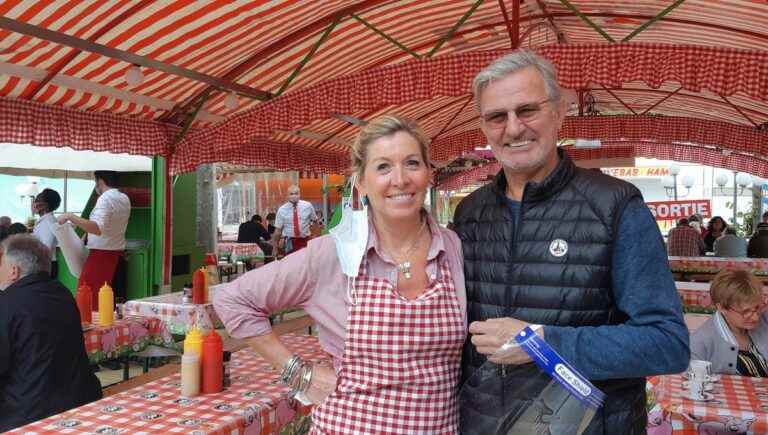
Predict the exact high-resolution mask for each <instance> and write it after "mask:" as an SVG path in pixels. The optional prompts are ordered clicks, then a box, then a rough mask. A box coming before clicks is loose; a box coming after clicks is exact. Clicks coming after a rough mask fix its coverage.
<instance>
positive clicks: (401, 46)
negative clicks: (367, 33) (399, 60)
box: [350, 14, 421, 59]
mask: <svg viewBox="0 0 768 435" xmlns="http://www.w3.org/2000/svg"><path fill="white" fill-rule="evenodd" d="M350 16H351V17H352V18H354V19H356V20H357V21H359V22H360V23H361V24H362V25H364V26H365V27H367V28H369V29H371V30H372V31H373V32H374V33H376V34H377V35H379V36H381V37H382V38H384V39H386V40H387V41H389V42H391V43H392V44H393V45H394V46H395V47H397V48H399V49H400V50H403V51H404V52H406V53H408V54H410V55H411V56H413V57H415V58H416V59H421V55H420V54H419V53H416V52H415V51H413V50H411V49H410V48H408V47H406V46H405V44H403V43H401V42H400V41H398V40H397V39H395V38H393V37H391V36H389V35H387V34H386V33H384V32H383V31H381V30H379V29H378V28H377V27H376V26H374V25H373V24H371V23H369V22H368V21H366V20H364V19H362V18H360V17H359V16H357V15H355V14H351V15H350Z"/></svg>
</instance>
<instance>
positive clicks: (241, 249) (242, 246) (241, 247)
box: [216, 242, 264, 260]
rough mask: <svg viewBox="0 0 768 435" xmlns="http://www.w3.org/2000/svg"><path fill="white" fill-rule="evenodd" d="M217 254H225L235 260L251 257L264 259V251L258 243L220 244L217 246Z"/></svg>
mask: <svg viewBox="0 0 768 435" xmlns="http://www.w3.org/2000/svg"><path fill="white" fill-rule="evenodd" d="M216 253H217V254H224V253H228V254H230V255H232V257H233V258H235V259H238V260H239V259H242V258H249V257H263V256H264V251H262V250H261V248H260V247H259V245H258V244H256V243H221V242H220V243H218V244H217V245H216Z"/></svg>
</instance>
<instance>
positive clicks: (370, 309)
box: [311, 259, 467, 434]
mask: <svg viewBox="0 0 768 435" xmlns="http://www.w3.org/2000/svg"><path fill="white" fill-rule="evenodd" d="M367 268H368V261H367V259H363V264H361V265H360V272H359V273H358V275H357V277H356V278H355V280H354V293H355V295H354V298H353V299H354V300H353V305H351V306H350V308H349V317H348V319H347V335H346V340H345V343H344V357H343V360H342V361H343V362H342V367H341V371H340V372H339V378H338V382H337V384H336V390H335V391H334V392H333V393H331V395H330V396H328V398H327V399H326V400H325V401H324V402H323V403H322V404H320V405H319V406H317V407H315V409H314V410H313V412H312V423H313V426H312V432H311V433H313V434H364V433H365V434H380V433H402V434H414V433H457V432H458V423H459V414H458V407H457V401H456V399H457V393H458V382H459V364H460V361H461V347H462V345H463V344H464V339H465V337H466V332H467V331H466V327H465V326H464V314H463V313H462V311H461V307H460V306H459V301H458V298H457V296H456V288H455V287H454V285H453V279H452V278H451V272H450V269H449V268H448V265H447V262H446V261H442V262H441V263H440V272H441V273H440V276H439V277H438V278H437V279H433V280H431V281H430V283H429V284H428V286H427V289H426V290H425V291H424V293H423V294H422V295H421V296H419V297H418V298H416V299H414V300H407V299H405V298H403V297H402V296H400V295H399V294H398V293H397V290H396V289H395V288H394V287H393V286H392V284H390V283H389V281H387V280H383V279H378V278H373V277H369V276H368V275H367Z"/></svg>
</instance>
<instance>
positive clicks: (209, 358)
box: [200, 331, 224, 394]
mask: <svg viewBox="0 0 768 435" xmlns="http://www.w3.org/2000/svg"><path fill="white" fill-rule="evenodd" d="M223 368H224V343H222V341H221V337H220V336H219V334H217V333H216V331H211V333H210V334H208V335H207V336H206V337H205V340H203V359H202V364H201V370H200V371H201V372H202V377H203V382H202V387H201V388H200V391H202V393H203V394H210V393H218V392H219V391H221V390H223V389H224V370H223Z"/></svg>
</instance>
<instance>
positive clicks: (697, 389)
mask: <svg viewBox="0 0 768 435" xmlns="http://www.w3.org/2000/svg"><path fill="white" fill-rule="evenodd" d="M688 398H689V399H692V400H703V399H704V382H703V381H699V380H696V379H691V380H690V381H689V382H688Z"/></svg>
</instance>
